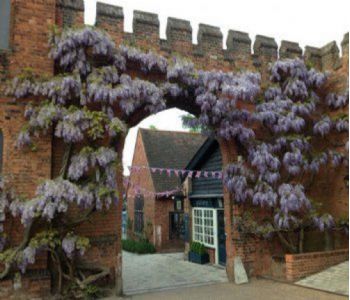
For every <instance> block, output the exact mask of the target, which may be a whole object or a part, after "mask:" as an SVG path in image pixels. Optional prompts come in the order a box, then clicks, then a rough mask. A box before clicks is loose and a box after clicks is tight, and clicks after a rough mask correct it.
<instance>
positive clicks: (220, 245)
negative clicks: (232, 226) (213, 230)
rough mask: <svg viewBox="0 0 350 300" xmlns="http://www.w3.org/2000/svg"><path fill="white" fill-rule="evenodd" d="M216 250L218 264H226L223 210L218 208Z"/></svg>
mask: <svg viewBox="0 0 350 300" xmlns="http://www.w3.org/2000/svg"><path fill="white" fill-rule="evenodd" d="M218 251H219V264H220V265H226V233H225V219H224V210H221V209H220V210H218Z"/></svg>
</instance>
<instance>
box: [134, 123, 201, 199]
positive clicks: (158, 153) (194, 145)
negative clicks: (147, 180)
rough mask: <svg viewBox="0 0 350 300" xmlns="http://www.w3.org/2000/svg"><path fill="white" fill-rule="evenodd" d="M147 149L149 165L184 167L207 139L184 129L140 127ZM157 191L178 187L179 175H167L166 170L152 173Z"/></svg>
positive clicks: (154, 166) (155, 166)
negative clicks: (166, 129) (164, 129)
mask: <svg viewBox="0 0 350 300" xmlns="http://www.w3.org/2000/svg"><path fill="white" fill-rule="evenodd" d="M139 130H140V133H141V137H142V140H143V144H144V147H145V151H146V156H147V160H148V165H149V167H153V168H173V169H184V168H185V167H186V165H187V164H188V162H189V161H190V160H191V159H192V157H193V156H194V154H195V153H196V152H197V151H198V149H199V148H200V147H201V145H202V144H203V143H204V141H205V140H206V137H205V136H203V135H201V134H199V133H191V132H182V131H163V130H154V129H139ZM151 175H152V180H153V184H154V188H155V190H156V192H163V191H167V190H172V189H175V188H177V187H178V186H179V185H180V183H181V181H180V179H179V178H178V177H176V176H174V175H172V176H170V177H169V176H167V174H165V172H163V174H159V173H158V172H156V173H152V172H151Z"/></svg>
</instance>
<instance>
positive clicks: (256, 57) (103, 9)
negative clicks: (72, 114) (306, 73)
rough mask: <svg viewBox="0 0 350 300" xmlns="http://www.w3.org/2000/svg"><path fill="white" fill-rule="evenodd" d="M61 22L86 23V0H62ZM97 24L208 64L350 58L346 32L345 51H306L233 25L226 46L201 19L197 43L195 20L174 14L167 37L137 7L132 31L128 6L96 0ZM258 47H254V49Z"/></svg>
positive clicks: (336, 62)
mask: <svg viewBox="0 0 350 300" xmlns="http://www.w3.org/2000/svg"><path fill="white" fill-rule="evenodd" d="M56 6H57V9H58V10H59V16H61V17H58V19H59V20H61V21H60V22H59V23H60V24H61V25H62V26H74V25H81V13H82V12H83V10H84V3H83V0H58V1H57V3H56ZM96 26H97V27H99V28H102V29H104V30H106V31H107V32H108V33H109V34H110V35H111V36H112V37H113V38H114V39H115V40H116V42H117V43H127V44H131V45H134V46H136V47H141V48H142V49H152V50H154V51H158V52H160V53H163V54H164V55H166V56H171V55H172V54H180V55H182V56H185V57H187V58H188V59H193V60H194V61H195V62H198V63H200V64H202V65H205V66H207V67H208V68H209V67H215V66H217V67H227V68H232V67H233V66H237V67H238V68H242V67H247V66H255V67H257V68H260V67H263V66H267V65H268V63H270V62H273V61H275V60H276V59H278V58H282V59H284V58H295V57H300V58H304V59H305V60H306V61H307V62H308V63H309V64H311V65H312V66H314V67H316V68H317V69H320V70H336V69H338V68H339V67H340V66H341V65H342V64H343V63H344V62H343V61H344V59H342V57H343V56H345V57H348V51H349V34H348V33H347V34H345V35H344V39H343V41H342V43H341V49H342V56H340V50H339V47H338V45H337V44H336V43H335V42H331V43H329V44H327V45H325V46H324V47H321V48H315V47H310V46H306V47H305V49H304V50H303V49H302V48H301V47H300V45H299V44H298V43H297V42H293V41H285V40H283V41H282V42H281V44H280V45H278V44H277V42H276V40H275V39H274V38H273V37H267V36H263V35H257V36H256V37H255V39H254V40H253V41H252V39H251V38H250V37H249V35H248V33H245V32H241V31H235V30H229V31H228V35H227V40H226V49H224V48H223V33H222V31H221V30H220V28H219V27H216V26H212V25H207V24H199V28H198V34H197V43H195V44H194V43H192V34H193V30H192V26H191V23H190V21H188V20H182V19H177V18H172V17H169V18H168V20H167V25H166V39H160V36H159V26H160V23H159V18H158V15H157V14H154V13H149V12H143V11H139V10H135V11H134V14H133V22H132V28H133V32H132V33H126V32H124V13H123V8H122V7H118V6H113V5H109V4H104V3H99V2H98V3H97V10H96ZM252 50H253V51H252Z"/></svg>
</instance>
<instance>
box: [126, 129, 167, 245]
mask: <svg viewBox="0 0 350 300" xmlns="http://www.w3.org/2000/svg"><path fill="white" fill-rule="evenodd" d="M132 165H135V166H148V160H147V156H146V151H145V147H144V144H143V141H142V137H141V132H140V131H139V132H138V133H137V139H136V144H135V151H134V156H133V160H132ZM129 180H130V182H131V184H132V185H136V186H140V187H142V188H144V189H145V190H147V191H151V192H154V186H153V181H152V177H151V173H150V170H149V169H141V170H140V171H139V172H131V174H130V177H129ZM132 185H131V186H130V188H129V190H128V199H127V207H128V218H129V219H130V220H131V221H132V223H133V228H132V230H134V205H135V201H134V200H135V195H136V193H135V191H134V190H133V188H132ZM143 213H144V218H143V219H144V228H146V225H147V223H151V224H152V227H153V228H152V230H151V236H149V239H150V242H151V243H153V244H154V245H156V247H159V246H160V241H158V240H157V239H156V236H155V234H154V231H155V227H154V226H155V199H154V197H153V196H150V195H144V208H143Z"/></svg>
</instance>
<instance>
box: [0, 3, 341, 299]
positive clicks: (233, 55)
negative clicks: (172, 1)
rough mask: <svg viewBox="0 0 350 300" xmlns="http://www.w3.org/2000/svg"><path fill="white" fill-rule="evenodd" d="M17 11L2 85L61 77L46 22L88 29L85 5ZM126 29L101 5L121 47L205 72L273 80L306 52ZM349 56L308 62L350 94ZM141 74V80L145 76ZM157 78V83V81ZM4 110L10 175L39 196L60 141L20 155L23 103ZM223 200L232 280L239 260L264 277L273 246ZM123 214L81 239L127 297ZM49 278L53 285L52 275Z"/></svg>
mask: <svg viewBox="0 0 350 300" xmlns="http://www.w3.org/2000/svg"><path fill="white" fill-rule="evenodd" d="M11 5H12V8H11V17H12V18H13V19H14V20H16V22H15V21H13V22H11V29H10V40H11V41H10V45H13V46H15V47H13V49H8V50H5V51H2V52H1V53H0V79H1V80H2V79H6V78H8V77H11V76H13V75H15V74H18V73H19V72H20V71H21V70H22V69H23V68H25V67H31V68H32V69H33V70H34V71H35V72H38V73H43V72H45V73H48V74H54V67H53V63H52V61H50V60H48V59H47V52H48V46H47V37H48V35H49V31H48V27H49V26H47V24H51V25H53V24H55V25H57V26H58V27H60V28H63V27H76V26H78V27H79V26H82V25H83V23H84V3H83V0H77V1H71V0H57V1H56V0H49V1H38V2H37V3H35V4H34V3H32V2H30V1H24V0H19V1H11ZM123 23H124V15H123V10H122V8H120V7H115V6H111V5H107V4H102V3H98V4H97V17H96V26H97V27H98V28H101V29H103V30H105V31H107V32H108V33H109V34H110V36H111V37H112V38H113V40H114V41H115V42H116V44H117V45H118V44H122V43H126V44H131V45H133V46H135V47H139V48H142V49H152V50H153V51H155V52H157V53H160V54H162V55H163V56H165V57H167V58H170V57H172V56H173V55H180V56H183V57H186V58H188V59H189V60H191V61H193V62H194V63H195V65H196V67H197V68H198V69H199V68H200V69H204V70H210V69H220V70H223V71H233V72H234V71H238V70H242V69H243V70H244V69H249V70H252V71H254V70H258V71H260V72H261V73H262V75H263V79H266V76H267V75H266V69H267V66H268V63H269V62H273V61H275V60H276V59H277V57H278V54H279V57H281V58H287V57H295V56H301V55H302V49H301V48H300V47H299V45H298V44H297V43H291V42H286V41H284V42H282V44H281V47H280V48H279V52H278V46H277V43H276V42H275V40H274V39H273V38H269V37H264V36H257V37H256V39H255V41H254V45H253V48H254V53H251V46H252V41H251V39H250V38H249V36H248V34H247V33H242V32H238V31H233V30H231V31H229V34H228V37H227V42H226V44H227V49H223V48H222V42H223V40H222V39H223V35H222V33H221V31H220V29H219V28H218V27H214V26H209V25H203V24H201V25H200V27H199V32H198V44H196V45H194V44H193V43H192V28H191V25H190V22H189V21H185V20H178V19H174V18H169V19H168V23H167V30H166V33H167V39H166V40H165V39H160V37H159V20H158V16H157V15H155V14H151V13H145V12H140V11H135V12H134V20H133V33H127V32H124V29H123ZM43 24H44V25H43ZM28 32H30V34H28ZM342 50H343V51H342V52H343V56H342V57H339V49H338V46H337V45H336V44H335V43H334V42H332V43H330V44H328V45H326V46H325V47H323V48H313V47H306V49H305V51H304V58H305V59H306V60H307V62H311V63H312V64H313V65H314V66H315V67H316V68H318V69H320V70H324V71H325V70H329V71H332V72H333V75H334V76H333V77H332V81H333V84H334V85H336V87H337V88H338V89H339V90H341V89H343V88H346V85H347V79H348V35H345V36H344V40H343V42H342ZM134 75H139V76H140V77H142V76H141V75H140V74H134ZM154 80H157V78H156V77H155V78H154ZM191 103H192V105H191ZM0 107H1V109H0V127H1V128H2V129H3V135H4V147H3V151H4V157H5V158H4V162H3V169H4V171H6V172H14V174H15V178H16V187H17V186H18V187H19V188H20V192H23V193H25V194H27V195H28V196H30V195H33V193H34V191H35V186H36V183H37V181H38V180H41V179H44V178H49V177H53V176H54V175H55V174H56V171H57V169H58V168H59V166H58V165H57V158H58V157H60V155H62V149H61V148H60V146H59V141H57V140H55V139H52V137H51V136H48V137H46V138H45V139H44V140H43V141H42V142H41V143H40V145H39V146H41V147H42V149H43V150H42V152H40V153H31V154H27V153H26V155H21V154H20V153H19V152H18V151H17V150H13V144H14V143H15V136H16V134H18V132H19V131H20V128H21V126H22V125H23V124H24V119H23V118H22V117H21V116H22V115H23V105H21V104H14V103H13V102H11V101H10V99H8V98H6V97H5V96H3V95H2V97H1V99H0ZM172 107H177V108H179V109H183V110H186V111H188V112H190V113H192V114H194V115H198V113H199V112H198V111H197V108H196V106H195V105H193V101H192V102H191V101H186V99H182V100H181V101H180V100H179V99H177V100H176V101H173V102H172V101H169V102H168V107H167V108H172ZM147 115H148V114H145V113H142V112H140V113H139V114H135V115H134V116H133V117H132V118H131V119H130V120H128V124H129V126H134V125H135V124H137V123H139V122H140V121H141V120H142V119H144V118H145V117H146V116H147ZM124 142H125V140H124V139H121V140H120V141H118V144H116V145H115V146H116V149H117V151H118V153H119V154H120V156H119V157H120V162H121V157H122V156H121V154H122V151H123V148H124ZM219 143H220V148H221V153H222V157H223V162H224V165H226V164H227V163H229V162H232V161H234V160H235V159H236V156H237V153H236V145H234V143H232V142H225V141H219ZM23 157H24V158H23ZM122 176H123V172H122V167H121V164H120V165H119V167H118V184H119V186H123V184H122V181H123V177H122ZM119 198H120V199H122V198H123V194H122V191H120V194H119ZM224 198H225V217H226V225H225V226H226V234H227V239H226V248H227V252H228V261H227V273H228V276H229V278H230V279H232V278H233V258H234V256H235V255H240V256H242V257H243V258H244V261H245V262H246V264H247V265H248V266H249V270H250V272H251V274H261V273H262V271H263V270H264V268H265V266H266V265H268V264H269V258H268V257H269V256H268V251H267V250H268V247H265V245H264V244H261V247H256V245H257V244H256V241H254V240H250V241H243V240H241V239H240V237H239V235H238V233H237V232H236V231H234V229H233V224H232V222H233V218H234V216H235V215H236V214H239V210H238V208H237V207H235V206H234V205H233V204H232V203H231V201H230V199H229V195H228V193H227V192H226V191H225V192H224ZM121 211H122V201H119V203H118V205H117V206H116V207H115V209H111V211H109V212H108V213H107V214H105V215H103V214H98V215H96V217H94V219H93V221H92V224H88V225H86V226H84V227H82V228H80V230H81V233H83V234H84V233H85V234H87V235H89V236H90V237H91V243H92V249H91V251H89V253H88V254H87V259H88V260H91V261H94V262H95V261H97V262H100V263H102V264H105V265H107V266H109V267H110V269H111V277H114V278H113V279H115V281H116V288H117V292H118V293H120V292H121V291H122V281H121V278H122V271H121V264H122V261H121V242H120V237H121ZM15 227H16V226H15ZM20 237H21V236H20V232H18V230H17V231H16V234H15V238H16V241H18V240H20ZM258 261H259V262H258ZM257 262H258V263H257ZM47 269H48V265H47V260H45V259H43V260H42V261H41V262H40V265H39V266H36V270H34V273H35V274H37V275H38V276H39V275H40V274H41V273H43V274H45V276H46V275H47ZM38 270H39V271H38ZM41 271H44V272H41ZM45 278H46V280H47V277H45ZM43 280H44V279H43ZM27 282H29V283H28V284H29V285H30V284H32V283H30V282H31V279H28V281H27ZM39 282H40V281H39ZM42 282H43V281H42ZM45 282H47V281H45ZM11 284H12V283H11ZM47 285H48V286H49V284H47ZM33 286H35V283H33ZM46 292H47V291H46Z"/></svg>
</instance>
